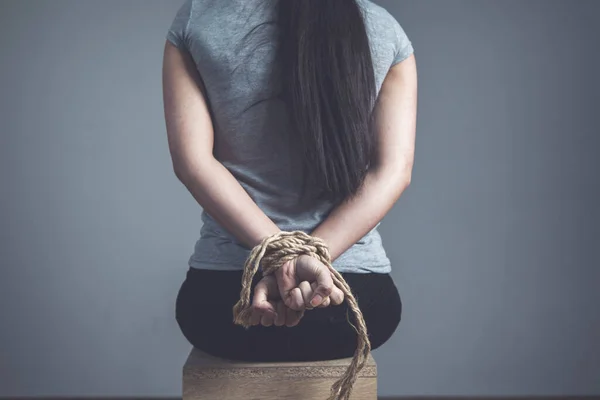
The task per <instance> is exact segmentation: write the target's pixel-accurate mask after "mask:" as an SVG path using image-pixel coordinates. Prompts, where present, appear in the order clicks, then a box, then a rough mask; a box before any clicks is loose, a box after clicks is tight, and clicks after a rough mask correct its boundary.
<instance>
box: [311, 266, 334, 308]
mask: <svg viewBox="0 0 600 400" xmlns="http://www.w3.org/2000/svg"><path fill="white" fill-rule="evenodd" d="M316 281H317V287H316V288H315V290H314V295H313V297H312V299H311V301H310V304H311V305H312V306H313V307H317V306H318V305H320V304H321V303H322V302H323V300H325V299H326V298H327V297H329V295H331V292H332V291H333V287H334V286H333V279H332V278H331V272H329V269H327V267H326V266H325V265H323V268H319V269H318V270H317V274H316Z"/></svg>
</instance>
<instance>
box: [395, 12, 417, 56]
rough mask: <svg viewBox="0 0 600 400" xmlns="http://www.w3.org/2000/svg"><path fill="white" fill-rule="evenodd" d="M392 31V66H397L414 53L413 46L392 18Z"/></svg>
mask: <svg viewBox="0 0 600 400" xmlns="http://www.w3.org/2000/svg"><path fill="white" fill-rule="evenodd" d="M394 31H395V55H394V60H393V61H392V66H393V65H396V64H398V63H399V62H401V61H404V60H406V59H407V58H408V57H409V56H410V55H411V54H413V53H414V49H413V45H412V42H411V41H410V39H409V38H408V36H407V35H406V32H405V31H404V29H403V28H402V26H401V25H400V24H399V23H398V21H397V20H396V19H395V18H394Z"/></svg>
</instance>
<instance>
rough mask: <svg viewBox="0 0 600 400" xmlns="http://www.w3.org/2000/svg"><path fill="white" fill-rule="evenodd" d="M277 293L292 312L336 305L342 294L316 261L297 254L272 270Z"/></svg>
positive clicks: (329, 275) (326, 270) (330, 276)
mask: <svg viewBox="0 0 600 400" xmlns="http://www.w3.org/2000/svg"><path fill="white" fill-rule="evenodd" d="M275 278H276V280H277V286H278V288H279V293H280V296H281V299H282V300H283V302H284V304H285V305H286V306H287V307H289V308H290V309H292V310H295V311H304V310H307V309H308V310H310V309H312V308H314V307H327V306H329V305H330V304H331V305H339V304H342V302H343V301H344V294H343V293H342V291H341V290H340V289H339V288H338V287H337V286H335V285H334V284H333V278H332V275H331V271H330V270H329V268H328V267H327V266H326V265H325V264H323V263H322V262H321V261H319V260H318V259H316V258H314V257H311V256H309V255H301V256H299V257H297V258H295V259H293V260H291V261H288V262H287V263H285V264H284V265H283V266H282V267H281V268H279V269H278V270H277V271H275Z"/></svg>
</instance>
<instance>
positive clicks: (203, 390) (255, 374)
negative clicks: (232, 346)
mask: <svg viewBox="0 0 600 400" xmlns="http://www.w3.org/2000/svg"><path fill="white" fill-rule="evenodd" d="M349 363H350V359H349V358H347V359H341V360H333V361H312V362H277V363H248V362H239V361H230V360H224V359H220V358H215V357H212V356H210V355H208V354H206V353H203V352H201V351H199V350H197V349H192V351H191V353H190V355H189V356H188V359H187V361H186V362H185V365H184V366H183V400H242V399H243V400H275V399H277V400H325V399H327V397H328V396H329V393H330V389H331V385H332V384H333V383H334V382H335V381H336V380H337V379H338V378H339V377H341V376H342V375H343V374H344V371H346V368H347V367H348V364H349ZM351 398H352V399H354V400H377V365H376V364H375V360H374V359H373V357H372V356H371V355H369V359H368V361H367V364H366V365H365V367H364V368H363V369H362V371H361V372H360V374H359V375H358V378H357V380H356V383H355V384H354V389H353V391H352V396H351Z"/></svg>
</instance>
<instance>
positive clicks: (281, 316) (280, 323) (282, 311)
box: [275, 300, 286, 326]
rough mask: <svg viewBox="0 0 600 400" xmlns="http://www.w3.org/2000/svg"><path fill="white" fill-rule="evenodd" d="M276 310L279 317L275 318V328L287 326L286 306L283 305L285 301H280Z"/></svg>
mask: <svg viewBox="0 0 600 400" xmlns="http://www.w3.org/2000/svg"><path fill="white" fill-rule="evenodd" d="M275 309H276V310H277V316H276V317H275V326H283V325H285V317H286V314H285V312H286V311H285V309H286V307H285V304H283V301H281V300H280V301H278V302H277V303H276V306H275Z"/></svg>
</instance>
